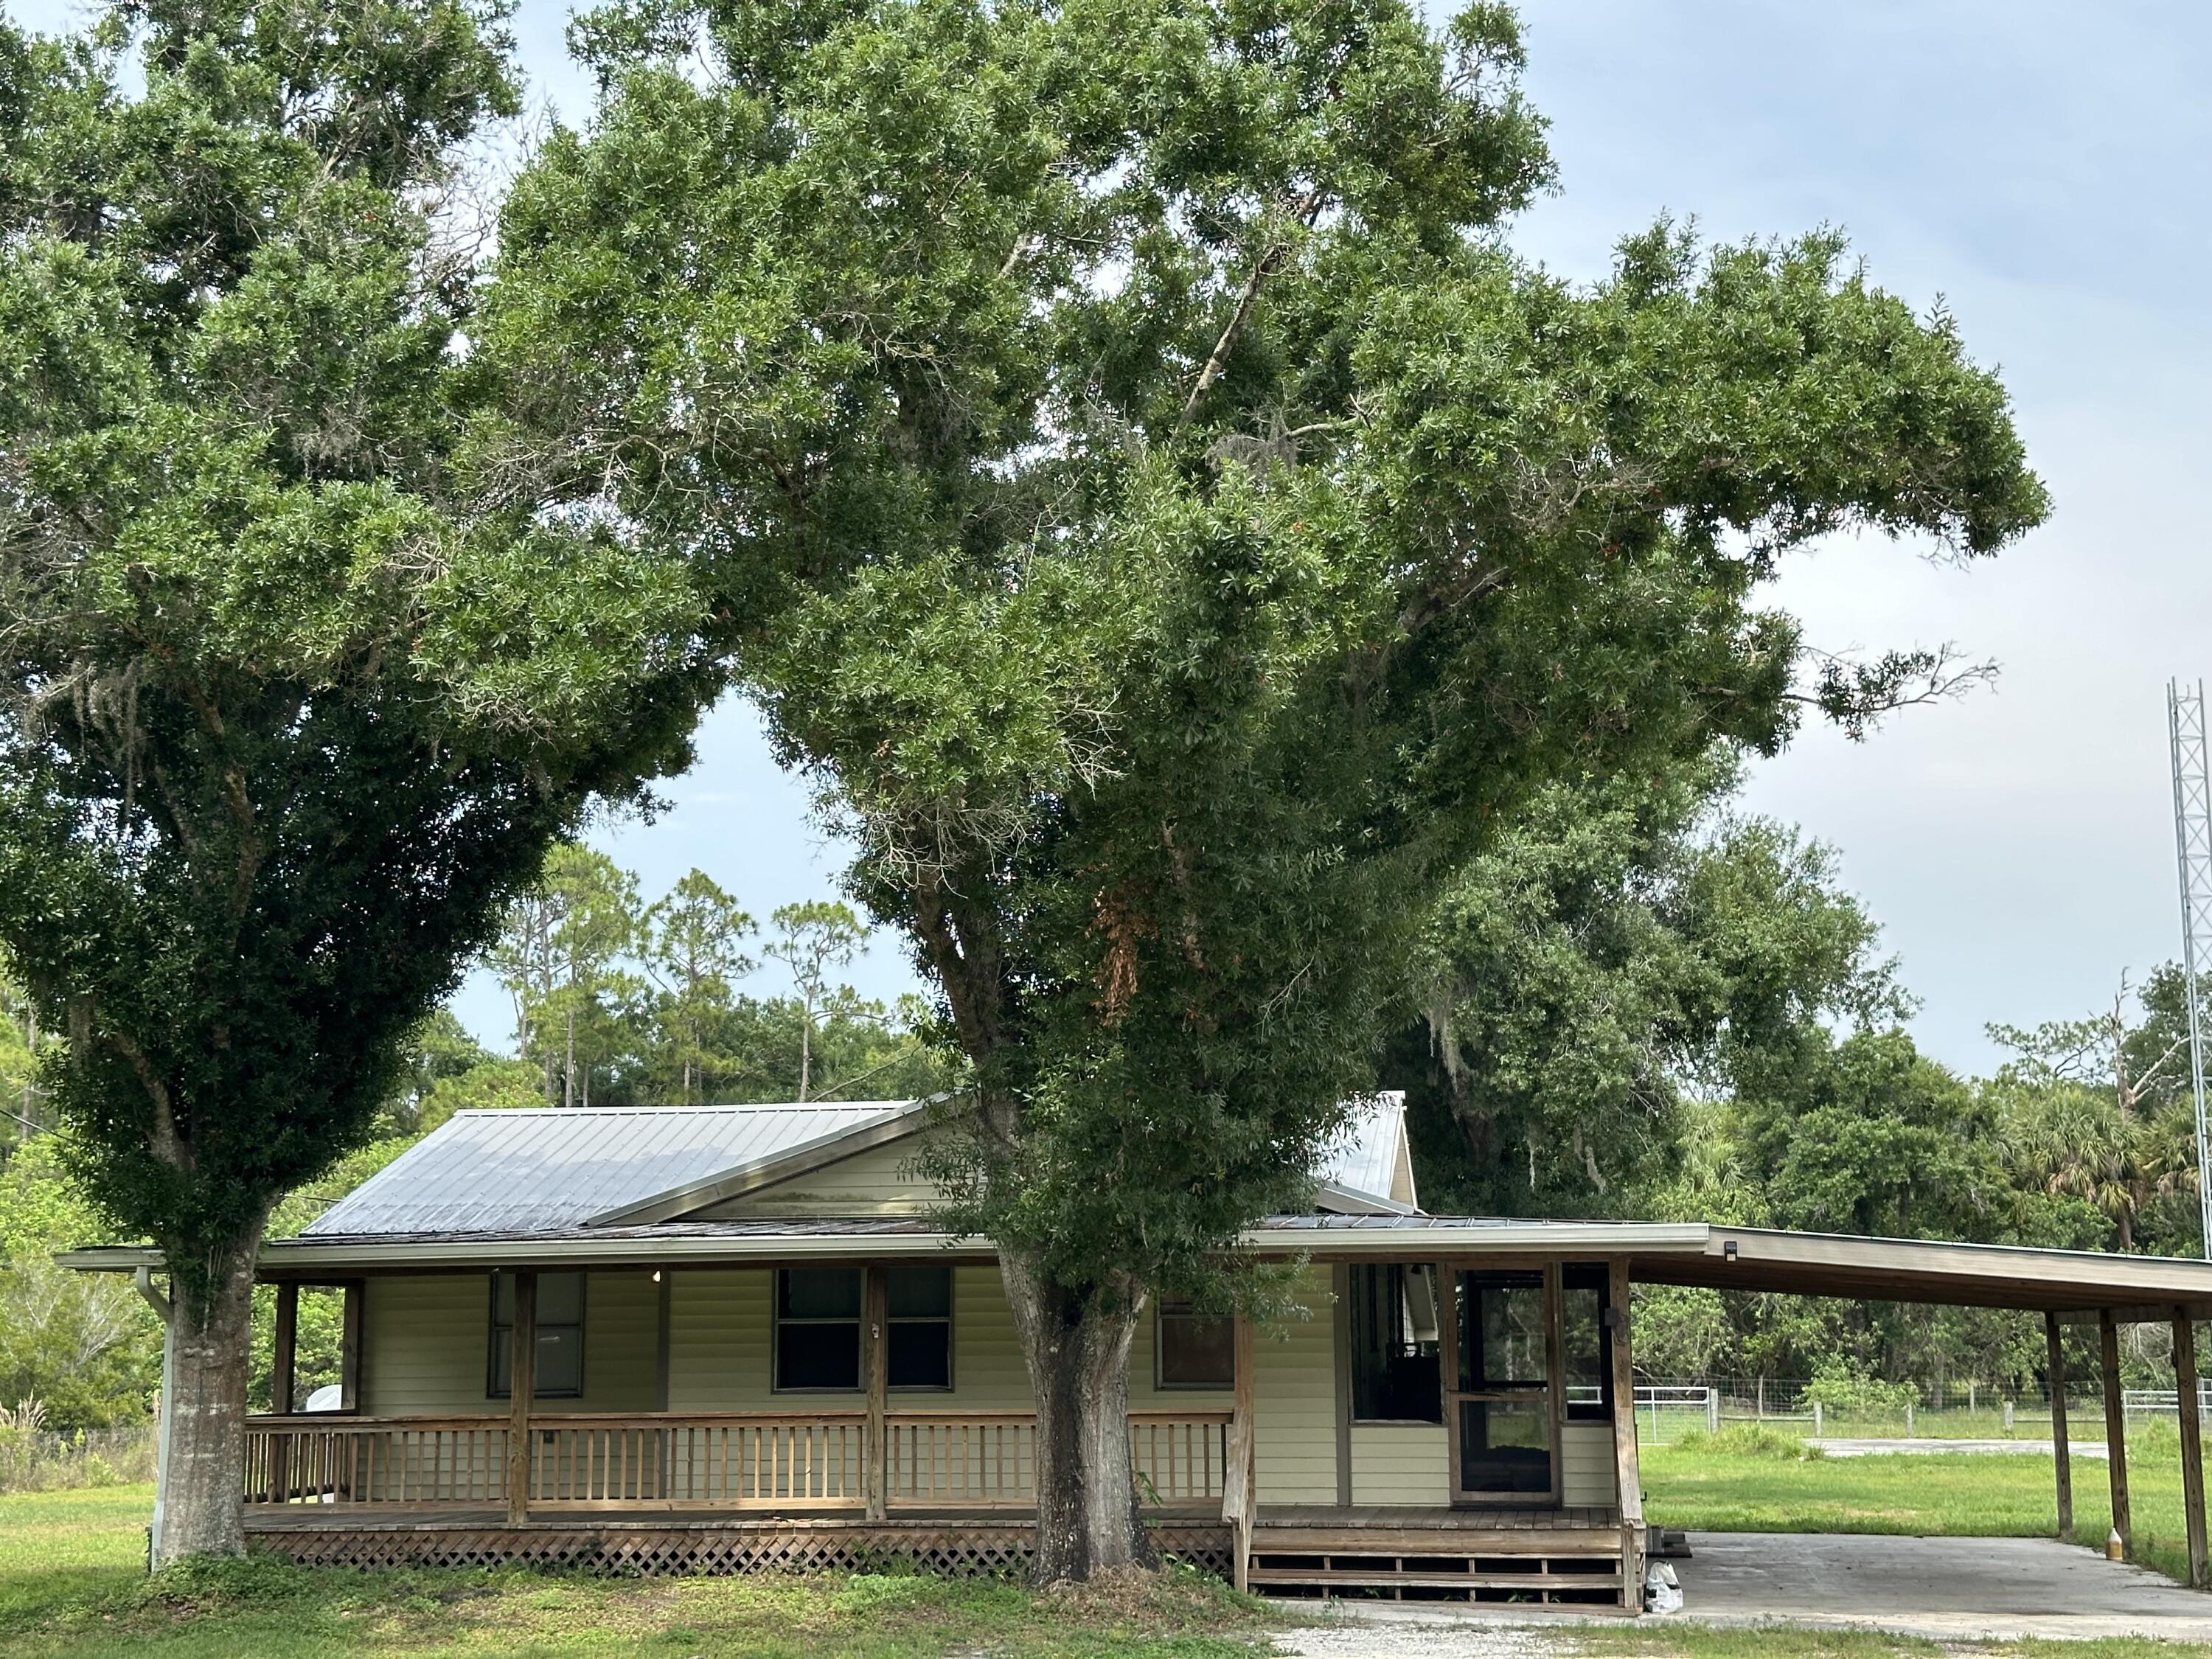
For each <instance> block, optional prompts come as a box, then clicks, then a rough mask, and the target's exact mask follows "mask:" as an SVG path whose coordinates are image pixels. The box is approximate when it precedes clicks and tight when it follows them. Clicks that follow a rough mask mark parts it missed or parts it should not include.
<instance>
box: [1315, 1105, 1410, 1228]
mask: <svg viewBox="0 0 2212 1659" xmlns="http://www.w3.org/2000/svg"><path fill="white" fill-rule="evenodd" d="M1405 1136H1406V1095H1405V1091H1403V1090H1402V1089H1386V1090H1384V1091H1382V1092H1380V1093H1378V1094H1372V1095H1366V1096H1363V1097H1361V1098H1360V1099H1358V1100H1357V1101H1355V1102H1353V1103H1352V1117H1351V1121H1349V1122H1347V1123H1346V1125H1345V1127H1344V1129H1343V1130H1342V1132H1341V1133H1340V1134H1339V1135H1338V1136H1337V1138H1336V1139H1335V1140H1334V1142H1332V1143H1331V1144H1330V1146H1328V1150H1327V1151H1325V1152H1323V1153H1322V1164H1321V1186H1322V1200H1323V1203H1324V1205H1327V1203H1328V1199H1329V1198H1330V1197H1332V1196H1339V1195H1348V1194H1358V1196H1359V1197H1361V1198H1363V1199H1371V1200H1375V1201H1376V1205H1377V1206H1379V1207H1381V1208H1383V1209H1384V1210H1386V1211H1392V1212H1397V1211H1402V1210H1404V1209H1406V1208H1407V1206H1404V1205H1401V1204H1398V1203H1396V1202H1395V1200H1392V1198H1391V1196H1390V1178H1391V1176H1394V1175H1395V1174H1396V1173H1397V1169H1398V1151H1399V1145H1400V1143H1401V1141H1403V1140H1404V1139H1405ZM1330 1207H1334V1206H1330Z"/></svg>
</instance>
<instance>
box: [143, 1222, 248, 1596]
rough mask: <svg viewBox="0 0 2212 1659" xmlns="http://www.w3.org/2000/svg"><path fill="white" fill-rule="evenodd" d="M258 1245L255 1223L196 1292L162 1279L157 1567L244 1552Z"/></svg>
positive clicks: (181, 1282) (173, 1279) (181, 1283)
mask: <svg viewBox="0 0 2212 1659" xmlns="http://www.w3.org/2000/svg"><path fill="white" fill-rule="evenodd" d="M259 1243H260V1236H259V1232H258V1230H257V1231H256V1232H255V1234H254V1236H253V1237H251V1238H248V1239H246V1240H244V1241H242V1242H241V1243H239V1244H238V1245H237V1246H235V1247H234V1249H233V1251H232V1253H231V1254H230V1255H229V1256H228V1258H227V1259H226V1260H223V1261H220V1262H218V1263H213V1264H210V1265H211V1267H212V1271H211V1273H210V1276H209V1279H208V1280H207V1282H206V1284H205V1285H204V1288H203V1289H201V1290H199V1291H195V1290H194V1288H193V1287H192V1286H191V1285H190V1284H189V1283H188V1282H187V1281H186V1280H185V1279H183V1278H181V1277H180V1276H176V1275H173V1276H172V1277H171V1280H170V1304H169V1334H168V1341H169V1354H168V1365H167V1388H166V1389H164V1390H163V1392H162V1395H161V1413H162V1419H163V1429H164V1434H163V1437H162V1439H163V1444H164V1446H165V1448H166V1455H167V1468H166V1470H165V1471H164V1473H163V1476H162V1480H161V1497H160V1500H159V1501H160V1504H161V1516H160V1517H159V1524H158V1526H157V1528H156V1532H155V1536H156V1537H157V1538H159V1540H160V1547H159V1549H158V1551H157V1553H156V1555H155V1561H154V1565H155V1566H156V1567H162V1566H167V1565H168V1564H169V1563H170V1562H172V1561H179V1560H182V1559H184V1558H185V1557H186V1556H191V1555H242V1554H244V1553H246V1364H247V1357H248V1355H249V1353H250V1352H251V1351H252V1322H253V1259H254V1255H255V1252H256V1249H257V1247H258V1245H259Z"/></svg>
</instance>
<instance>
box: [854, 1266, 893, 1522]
mask: <svg viewBox="0 0 2212 1659" xmlns="http://www.w3.org/2000/svg"><path fill="white" fill-rule="evenodd" d="M889 1316H890V1280H889V1278H888V1277H887V1275H886V1274H885V1272H884V1265H883V1263H881V1262H880V1261H877V1262H871V1263H870V1264H869V1265H868V1266H867V1267H866V1268H865V1269H863V1270H862V1272H861V1275H860V1370H861V1375H862V1376H865V1377H866V1379H867V1385H868V1420H867V1423H866V1426H865V1427H864V1428H863V1429H862V1430H861V1441H862V1443H861V1447H860V1462H861V1470H860V1491H861V1495H862V1497H863V1498H865V1499H866V1503H867V1507H868V1519H869V1520H871V1521H880V1520H882V1519H883V1518H884V1514H885V1512H886V1511H887V1510H888V1509H889V1508H890V1453H889V1445H888V1436H887V1432H886V1431H887V1430H888V1428H889V1425H888V1424H886V1423H885V1421H884V1415H885V1413H886V1410H887V1409H888V1406H889V1401H890V1358H889V1353H890V1345H889V1344H888V1343H886V1342H885V1341H884V1321H885V1320H886V1319H887V1318H888V1317H889Z"/></svg>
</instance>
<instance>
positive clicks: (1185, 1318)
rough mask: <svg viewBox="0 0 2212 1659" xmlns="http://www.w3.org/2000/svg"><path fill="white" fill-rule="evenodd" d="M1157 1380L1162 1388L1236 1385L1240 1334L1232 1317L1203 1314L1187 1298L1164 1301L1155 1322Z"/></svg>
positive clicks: (1228, 1386)
mask: <svg viewBox="0 0 2212 1659" xmlns="http://www.w3.org/2000/svg"><path fill="white" fill-rule="evenodd" d="M1153 1335H1154V1341H1153V1352H1154V1354H1155V1355H1156V1356H1157V1363H1156V1364H1155V1366H1154V1369H1155V1370H1157V1371H1158V1376H1157V1377H1156V1378H1155V1382H1156V1383H1157V1384H1158V1387H1160V1388H1163V1389H1233V1388H1235V1387H1236V1386H1237V1336H1236V1324H1235V1322H1233V1321H1231V1320H1228V1319H1224V1318H1223V1317H1221V1316H1219V1315H1218V1314H1202V1313H1200V1312H1199V1311H1198V1310H1196V1309H1194V1308H1193V1307H1192V1306H1191V1305H1190V1304H1189V1303H1188V1302H1163V1303H1161V1304H1159V1315H1158V1319H1157V1320H1156V1322H1155V1323H1154V1326H1153Z"/></svg>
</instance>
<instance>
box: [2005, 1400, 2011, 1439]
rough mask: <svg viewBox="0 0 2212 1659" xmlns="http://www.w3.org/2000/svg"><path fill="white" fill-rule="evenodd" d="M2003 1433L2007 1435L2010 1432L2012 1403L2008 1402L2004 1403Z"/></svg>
mask: <svg viewBox="0 0 2212 1659" xmlns="http://www.w3.org/2000/svg"><path fill="white" fill-rule="evenodd" d="M2004 1431H2005V1432H2006V1433H2007V1434H2010V1433H2011V1432H2012V1401H2009V1400H2008V1401H2005V1402H2004Z"/></svg>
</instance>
